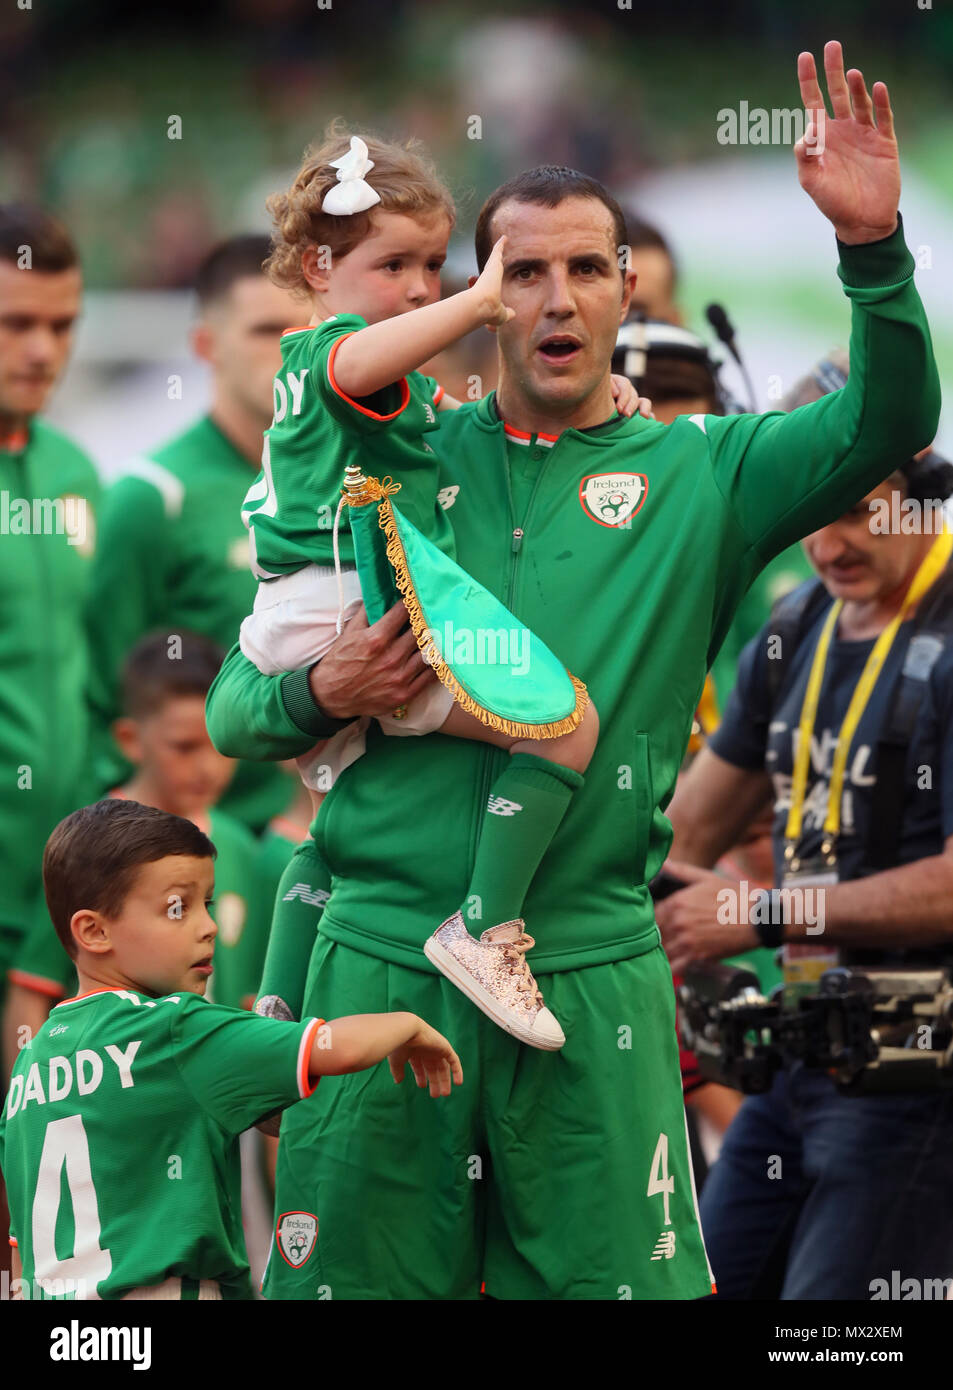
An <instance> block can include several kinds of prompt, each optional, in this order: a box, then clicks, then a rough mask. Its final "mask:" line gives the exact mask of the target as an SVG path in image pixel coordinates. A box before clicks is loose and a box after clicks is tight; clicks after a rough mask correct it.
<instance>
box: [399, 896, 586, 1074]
mask: <svg viewBox="0 0 953 1390" xmlns="http://www.w3.org/2000/svg"><path fill="white" fill-rule="evenodd" d="M535 944H536V943H535V942H534V940H533V938H532V937H531V936H528V935H527V934H526V929H525V927H524V924H523V922H522V921H521V920H520V919H518V918H517V919H516V920H515V921H513V922H501V923H500V924H499V925H498V926H496V927H490V928H489V929H488V930H487V931H485V932H484V933H483V934H482V936H481V937H480V939H479V941H478V940H476V938H475V937H473V936H471V935H470V933H469V932H468V931H467V929H466V925H465V924H464V921H463V917H462V915H461V914H460V913H459V912H455V913H454V914H453V916H452V917H448V918H447V920H446V921H445V922H443V923H442V924H441V925H440V926H439V927H438V928H437V930H436V931H435V932H434V934H433V936H431V937H428V939H427V941H426V942H425V943H424V955H425V956H426V957H427V959H428V960H429V961H430V962H431V963H432V964H433V965H435V966H436V967H437V969H438V970H439V971H440V973H441V974H442V975H446V977H447V979H448V980H450V981H452V983H453V984H455V985H456V986H457V989H459V990H462V991H463V993H464V994H465V995H467V996H468V997H469V998H470V999H472V1000H473V1002H474V1004H476V1006H477V1008H478V1009H482V1010H483V1012H484V1013H485V1014H486V1015H487V1016H488V1017H489V1018H492V1020H493V1022H494V1023H498V1024H499V1026H500V1027H501V1028H503V1029H505V1031H506V1032H507V1033H511V1034H512V1035H513V1037H514V1038H518V1039H519V1040H520V1042H524V1043H527V1044H528V1046H530V1047H539V1048H542V1050H543V1051H544V1052H557V1051H558V1050H559V1048H561V1047H562V1045H563V1043H564V1042H565V1041H566V1036H565V1034H564V1033H563V1030H562V1029H561V1028H560V1026H559V1024H558V1023H557V1022H556V1020H555V1018H554V1017H553V1015H552V1014H551V1013H550V1011H549V1009H547V1008H546V1005H545V1004H544V1003H543V996H542V994H541V993H540V991H539V988H538V987H537V984H536V981H535V980H534V979H533V976H532V974H531V973H530V968H529V963H528V962H527V959H526V952H527V951H529V950H531V949H532V948H533V946H534V945H535Z"/></svg>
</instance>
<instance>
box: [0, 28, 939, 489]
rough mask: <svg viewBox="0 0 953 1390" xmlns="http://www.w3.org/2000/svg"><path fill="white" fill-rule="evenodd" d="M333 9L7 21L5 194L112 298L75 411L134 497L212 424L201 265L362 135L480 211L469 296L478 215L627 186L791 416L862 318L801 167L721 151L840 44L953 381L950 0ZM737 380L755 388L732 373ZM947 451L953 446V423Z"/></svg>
mask: <svg viewBox="0 0 953 1390" xmlns="http://www.w3.org/2000/svg"><path fill="white" fill-rule="evenodd" d="M622 2H623V3H624V0H622ZM19 3H20V4H23V5H28V4H30V3H31V0H19ZM326 3H327V0H319V3H316V2H315V0H211V3H203V4H201V5H196V4H195V3H194V0H192V3H188V0H177V3H146V4H143V5H140V6H137V7H135V9H132V8H131V7H129V6H128V5H126V4H123V3H120V2H119V0H83V3H82V4H80V3H78V0H43V3H42V4H37V5H36V7H35V8H29V9H27V8H24V9H20V8H14V7H12V6H10V7H5V9H4V12H3V14H2V16H0V54H2V57H0V71H2V75H3V82H2V92H3V96H2V97H0V112H2V118H0V119H2V126H3V131H4V139H3V141H2V144H0V187H2V188H3V190H4V197H11V196H16V197H20V198H33V199H36V200H37V201H39V202H41V203H42V204H43V205H44V206H46V207H48V208H49V209H50V210H52V211H55V212H56V213H58V214H59V215H60V216H61V217H62V219H63V220H64V221H65V222H66V224H67V226H68V227H69V228H70V230H71V232H72V233H73V234H74V236H75V237H76V238H77V240H78V244H79V249H80V253H81V257H82V262H83V267H84V272H85V277H86V286H87V291H88V293H87V296H86V301H85V307H84V315H83V321H82V325H81V329H80V332H79V335H78V340H77V344H76V350H75V353H74V358H73V362H72V365H71V367H70V369H69V371H68V374H67V377H66V379H65V381H64V383H63V385H62V386H61V387H60V389H59V390H58V392H57V394H56V396H55V398H54V401H53V406H52V409H51V411H50V418H51V420H52V421H53V422H54V423H55V424H58V425H60V426H61V427H62V428H64V429H65V430H66V431H67V432H69V433H70V434H71V435H72V436H73V437H75V438H76V439H77V441H78V442H79V443H80V444H81V445H82V446H84V447H85V448H86V449H87V450H88V451H89V453H90V454H91V455H92V457H93V458H94V459H95V461H96V462H97V464H98V466H99V468H100V469H101V471H102V473H103V475H104V477H106V478H107V479H108V478H112V477H114V476H117V475H118V474H119V473H121V472H122V471H123V465H124V462H125V461H126V460H128V459H129V458H131V457H132V456H133V455H135V454H138V453H140V452H141V451H142V450H144V449H148V448H149V447H150V446H152V445H154V444H156V443H158V442H161V441H162V440H163V439H164V438H166V437H168V436H169V435H171V434H174V433H176V432H178V431H179V430H181V429H182V428H183V427H184V426H185V425H186V424H187V423H188V421H189V420H190V419H192V418H194V417H195V416H197V415H198V414H199V413H200V412H201V411H202V410H203V408H204V406H205V404H206V399H207V397H206V390H207V387H206V377H205V369H204V368H203V367H202V365H201V364H199V363H198V362H196V361H195V360H194V359H193V358H191V357H190V355H189V353H188V348H187V343H186V334H187V330H188V326H189V322H190V318H191V299H190V295H189V293H188V288H187V287H188V285H189V282H190V278H191V275H192V272H193V271H194V268H195V266H196V265H197V263H198V262H199V261H200V260H201V258H202V256H203V255H204V253H205V252H206V251H207V249H208V247H209V246H210V245H211V244H212V243H213V242H214V241H215V240H216V239H217V238H219V237H221V236H224V235H228V234H231V233H235V232H240V231H246V230H256V229H260V230H266V229H267V227H268V219H267V214H266V212H265V209H264V200H265V197H266V196H267V194H268V193H269V192H271V191H273V190H274V189H275V188H278V187H280V186H282V185H283V184H284V183H285V181H286V180H287V178H288V177H289V176H290V175H291V174H292V173H293V171H294V169H295V168H296V167H297V161H298V158H299V156H300V153H301V151H302V149H303V147H304V146H305V145H306V144H307V142H308V141H309V140H310V139H311V138H313V137H314V136H315V135H316V134H318V133H320V132H321V131H322V130H323V128H324V126H325V124H326V122H327V121H328V119H330V118H331V117H333V116H335V115H341V116H343V117H345V119H346V120H348V121H349V122H350V123H351V124H352V125H354V126H356V127H358V128H360V126H361V125H362V123H366V124H368V125H370V126H371V127H373V128H376V129H378V130H380V131H381V132H382V133H393V134H397V135H404V134H414V135H417V136H419V137H421V138H422V139H423V140H424V141H425V143H426V144H427V145H428V146H429V148H430V150H431V152H432V154H433V156H434V158H435V159H436V161H437V164H438V167H439V168H440V169H441V171H442V172H444V173H445V175H447V176H448V177H449V180H450V183H451V187H452V189H453V191H454V193H455V195H456V196H457V197H458V202H459V211H460V216H459V222H458V227H457V231H456V234H455V236H454V240H453V242H452V246H451V262H450V269H451V279H452V274H453V272H455V273H456V275H458V276H464V275H466V274H467V273H469V271H470V270H471V269H472V228H473V223H474V221H475V218H476V213H477V210H478V208H479V205H480V203H481V201H482V199H483V198H484V197H485V196H486V194H487V193H488V192H489V191H490V190H491V189H492V188H493V187H494V186H495V185H496V184H497V183H499V182H500V181H501V180H502V179H503V178H505V177H507V176H508V175H510V174H512V173H514V172H516V171H518V170H519V169H521V168H526V167H530V166H532V165H534V164H537V163H547V162H554V163H567V164H570V165H574V166H576V167H578V168H580V169H583V170H585V171H586V172H587V173H590V174H593V175H595V176H597V177H599V178H601V179H602V180H603V181H604V182H605V183H606V184H607V185H608V186H609V188H610V189H611V190H612V191H613V192H614V193H615V194H616V195H617V196H619V197H620V198H623V199H624V201H625V202H626V204H627V205H628V206H636V207H638V208H639V209H640V211H641V212H642V213H643V215H644V216H646V217H647V218H648V219H650V220H651V221H654V222H656V223H657V224H658V225H659V226H660V227H661V229H662V230H663V231H664V233H665V234H666V235H667V236H668V237H669V238H670V239H671V242H672V244H673V246H674V248H675V251H676V254H677V256H678V260H679V262H680V265H681V269H682V277H683V281H682V289H681V294H680V299H681V303H682V305H683V308H684V311H685V315H686V322H687V324H688V325H689V326H691V327H693V328H695V329H696V331H699V330H701V329H702V326H703V324H704V316H703V308H704V305H705V304H706V303H708V302H709V301H710V300H712V299H716V300H719V301H720V302H721V303H723V304H724V305H725V306H726V307H727V309H728V311H729V314H730V315H731V317H732V319H733V320H734V322H735V325H736V328H737V331H738V335H739V342H740V344H741V346H742V349H743V352H744V353H745V356H746V359H747V361H748V365H749V367H750V371H751V375H752V377H753V380H754V385H755V390H756V392H757V397H758V407H759V409H767V408H769V407H770V406H771V405H772V404H773V403H774V400H775V399H776V394H772V393H779V386H780V388H782V389H786V388H787V387H788V386H789V385H790V384H791V383H792V382H793V380H794V379H795V378H796V377H797V376H798V375H799V374H800V373H801V372H803V371H804V370H805V369H806V368H807V366H808V365H809V364H810V363H811V362H812V361H814V360H815V359H816V357H817V356H818V355H819V353H820V352H822V351H823V350H825V349H827V348H828V347H830V346H832V345H833V344H834V343H837V342H840V341H842V340H843V339H844V337H845V333H846V327H847V322H848V317H847V306H846V303H845V301H844V299H843V296H842V295H841V293H840V289H839V285H838V282H837V280H836V277H835V273H834V267H835V258H834V247H833V244H832V238H831V233H830V229H829V228H828V226H827V224H826V223H825V222H824V221H823V219H822V218H821V217H820V216H819V215H818V214H817V212H816V210H815V209H814V207H813V205H812V204H811V202H810V200H809V199H808V198H807V197H806V196H805V195H804V194H803V193H802V192H801V191H800V189H799V188H798V185H797V179H796V175H795V169H794V161H793V156H792V154H791V152H790V150H789V149H788V148H785V147H783V146H782V147H778V146H757V145H751V144H748V145H739V146H735V147H732V146H729V145H722V144H719V143H718V140H717V131H718V128H719V120H718V112H719V111H720V110H721V109H722V108H725V107H730V108H733V109H735V110H738V108H739V104H740V102H741V101H742V100H746V101H747V102H748V104H749V108H752V109H753V108H755V107H764V108H766V109H769V110H770V108H772V107H781V108H784V107H786V108H790V109H794V108H796V107H797V104H798V92H797V84H796V80H795V58H796V55H797V52H798V51H799V49H801V48H804V47H809V48H811V49H812V50H813V51H814V52H815V54H816V55H817V57H818V60H820V55H821V50H822V45H823V42H824V40H825V39H827V38H830V37H836V38H840V39H841V40H842V42H843V43H844V45H845V53H846V58H847V62H848V64H852V65H856V66H859V67H861V68H862V70H863V71H864V74H865V76H866V77H867V79H868V83H869V82H871V81H873V80H874V79H875V78H883V79H884V80H886V81H887V82H888V85H889V87H890V90H891V95H892V99H893V104H894V109H895V112H896V115H897V128H898V137H899V141H900V148H901V158H902V166H903V174H904V191H903V197H902V201H901V207H902V210H903V213H904V218H905V223H906V227H907V239H908V242H909V243H910V245H911V247H912V248H913V249H914V252H915V254H918V259H919V260H920V261H921V264H922V265H924V269H923V273H921V274H920V275H919V277H918V284H919V288H920V292H921V295H922V297H923V299H924V302H925V304H926V307H927V311H928V314H929V316H930V321H931V324H932V326H933V331H934V335H935V341H936V348H937V357H938V360H939V364H940V372H941V378H942V379H943V380H948V379H949V377H950V373H951V367H953V259H951V248H953V161H951V160H950V157H949V152H950V149H951V148H953V101H951V100H950V97H951V86H953V76H951V74H953V64H951V61H950V60H951V58H953V14H951V13H950V12H949V10H948V9H947V10H946V12H944V10H943V7H942V3H941V0H939V2H938V3H937V5H936V6H935V7H932V8H929V9H921V8H920V5H921V4H923V3H925V0H903V3H897V0H835V3H832V4H830V5H824V6H821V5H817V6H813V7H809V10H808V12H807V13H805V7H804V6H800V7H798V12H797V13H794V12H792V9H791V7H789V5H788V4H787V0H726V3H721V4H719V5H718V6H717V13H716V12H715V7H710V6H709V5H708V4H706V3H704V0H690V3H681V4H678V5H676V6H659V5H651V6H650V5H646V4H643V3H640V0H632V8H631V10H625V9H620V8H619V4H618V3H616V0H599V3H597V4H595V5H593V6H585V7H583V6H581V5H579V4H574V3H559V0H547V3H535V2H534V0H519V3H516V4H512V3H511V4H500V3H496V2H495V0H480V3H475V2H474V0H439V3H438V0H397V3H383V0H330V8H322V7H321V5H322V4H326ZM474 115H476V116H479V117H480V120H481V122H482V132H481V135H482V138H480V139H471V138H469V136H468V129H472V122H470V121H469V118H470V117H472V116H474ZM172 116H178V117H179V118H180V119H181V138H180V139H170V138H168V132H169V121H170V117H172ZM921 248H926V250H921ZM928 259H930V260H932V265H931V266H930V267H929V269H927V268H926V266H925V264H924V263H925V262H926V261H927V260H928ZM706 331H707V328H706ZM172 376H179V377H181V383H182V384H181V395H180V396H179V395H177V394H176V391H175V390H173V391H172V392H171V393H170V389H169V378H170V377H172ZM778 379H779V380H778ZM726 380H727V381H728V382H729V383H730V384H731V385H732V386H733V387H735V389H736V390H738V391H740V389H741V387H740V382H739V380H738V378H737V376H736V375H735V374H734V371H733V369H732V368H729V369H728V370H727V371H726ZM490 384H492V383H486V386H487V387H488V385H490ZM170 396H171V398H170ZM939 442H940V447H941V449H942V450H943V451H944V452H946V453H947V454H953V423H951V419H950V413H949V411H947V412H946V414H945V416H944V418H943V420H942V422H941V429H940V436H939Z"/></svg>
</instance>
